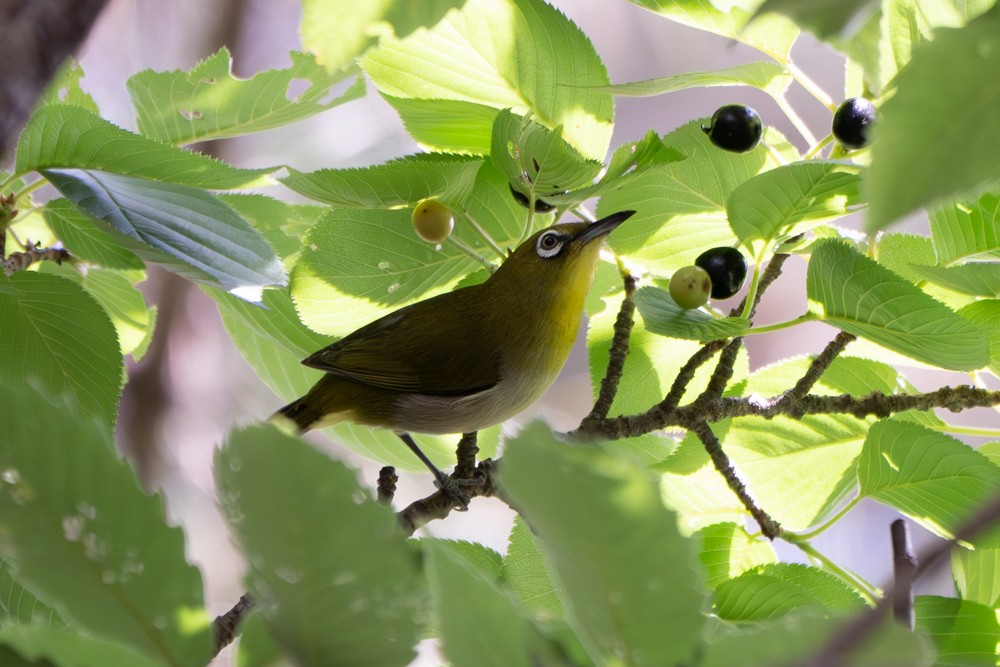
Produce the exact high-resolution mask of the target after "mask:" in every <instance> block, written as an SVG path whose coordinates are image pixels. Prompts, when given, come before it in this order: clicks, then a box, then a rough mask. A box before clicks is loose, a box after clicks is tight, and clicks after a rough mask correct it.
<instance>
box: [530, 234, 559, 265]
mask: <svg viewBox="0 0 1000 667" xmlns="http://www.w3.org/2000/svg"><path fill="white" fill-rule="evenodd" d="M562 247H563V236H562V234H560V233H559V232H545V233H544V234H542V235H541V236H539V237H538V242H537V243H535V251H536V252H538V256H539V257H541V258H542V259H548V258H549V257H555V256H556V255H558V254H559V251H560V250H562Z"/></svg>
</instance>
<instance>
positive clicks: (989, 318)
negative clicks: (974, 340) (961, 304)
mask: <svg viewBox="0 0 1000 667" xmlns="http://www.w3.org/2000/svg"><path fill="white" fill-rule="evenodd" d="M958 314H959V315H961V316H962V317H965V318H968V319H969V321H971V322H974V323H976V324H978V325H980V326H982V327H985V328H986V331H987V332H989V340H990V364H989V370H990V371H992V373H993V374H994V375H996V376H998V377H1000V300H997V299H984V300H982V301H976V302H975V303H970V304H969V305H968V306H966V307H965V308H962V309H961V310H960V311H958Z"/></svg>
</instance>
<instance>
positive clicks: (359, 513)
mask: <svg viewBox="0 0 1000 667" xmlns="http://www.w3.org/2000/svg"><path fill="white" fill-rule="evenodd" d="M215 471H216V477H217V484H218V487H219V493H220V500H221V502H222V506H223V510H224V512H225V514H226V516H227V518H228V519H229V523H230V526H231V528H232V529H233V531H234V533H235V534H236V537H237V540H238V541H239V543H240V545H241V546H242V548H243V550H244V553H245V554H247V557H248V560H249V565H250V573H249V575H248V579H249V583H248V585H249V588H250V591H251V593H252V594H253V596H254V599H255V600H256V601H257V604H258V605H260V608H261V611H262V613H263V614H264V620H265V623H266V624H267V626H268V629H269V630H270V632H271V634H272V636H273V637H274V638H275V639H276V640H277V641H278V643H279V644H281V645H282V647H284V648H285V650H287V651H288V652H289V653H290V654H291V656H292V657H293V658H294V659H295V660H296V661H299V662H302V663H308V664H310V665H333V664H351V665H378V666H379V667H388V666H389V665H406V664H408V663H409V662H410V661H411V660H412V659H413V657H414V650H413V646H414V644H415V643H416V641H417V639H418V633H419V630H420V617H421V615H422V612H423V610H424V608H425V605H426V591H425V590H423V588H422V586H421V580H420V578H419V576H418V567H417V558H416V554H415V553H414V552H413V551H412V550H411V549H410V548H409V546H408V545H407V541H406V537H405V536H404V535H403V533H402V531H401V530H400V528H399V525H398V523H397V521H396V518H395V516H394V515H393V512H392V509H391V508H389V507H386V506H384V505H380V504H378V503H376V502H374V501H373V500H372V499H371V498H370V497H369V495H368V494H367V493H366V492H365V491H363V490H362V489H360V488H359V487H358V483H357V473H356V472H355V471H353V470H351V469H349V468H347V467H346V466H344V465H343V464H341V463H339V462H337V461H334V460H332V459H330V458H329V457H327V456H326V455H324V454H322V453H321V452H319V451H317V450H315V449H313V448H312V447H310V446H309V445H307V444H306V443H304V442H302V441H300V440H298V439H297V438H293V437H290V436H288V435H285V434H283V433H282V432H281V431H279V430H278V429H276V428H274V427H273V426H270V425H269V426H265V427H252V428H248V429H245V430H242V431H238V432H236V433H234V434H232V436H231V437H230V439H229V441H228V442H227V444H226V445H225V446H224V447H223V448H222V450H220V452H219V454H218V456H217V459H216V466H215ZM331 526H336V528H337V529H336V530H331V529H330V527H331ZM303 544H308V545H309V548H308V549H303V548H302V545H303Z"/></svg>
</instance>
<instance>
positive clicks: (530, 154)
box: [490, 109, 604, 196]
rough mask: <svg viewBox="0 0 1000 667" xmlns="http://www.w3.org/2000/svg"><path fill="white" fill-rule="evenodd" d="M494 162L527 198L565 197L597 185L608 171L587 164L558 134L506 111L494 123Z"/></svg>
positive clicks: (596, 163) (600, 165)
mask: <svg viewBox="0 0 1000 667" xmlns="http://www.w3.org/2000/svg"><path fill="white" fill-rule="evenodd" d="M490 159H491V160H492V161H493V165H494V166H495V167H496V168H497V171H499V172H500V173H501V174H503V175H504V177H506V179H507V180H508V181H509V182H510V183H511V184H512V185H515V186H516V187H517V189H518V190H519V191H521V192H523V193H524V194H530V195H532V196H545V195H548V194H561V193H562V192H564V191H566V190H576V189H579V188H583V187H587V186H590V185H593V183H594V179H595V178H597V175H598V174H599V173H600V171H601V169H602V168H603V167H604V165H603V163H601V162H600V161H599V160H587V159H586V158H584V157H583V156H582V155H580V154H579V153H578V152H576V150H574V149H573V147H572V146H570V145H569V144H568V143H566V142H565V141H563V139H562V138H561V137H560V136H559V133H558V132H557V131H553V130H550V129H548V128H547V127H545V126H544V125H540V124H538V123H536V122H534V121H532V120H531V119H530V118H525V117H523V116H517V115H515V114H513V113H512V112H511V111H510V109H504V110H502V111H501V112H500V113H498V114H497V117H496V120H495V121H493V137H492V148H491V150H490Z"/></svg>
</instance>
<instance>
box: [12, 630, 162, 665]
mask: <svg viewBox="0 0 1000 667" xmlns="http://www.w3.org/2000/svg"><path fill="white" fill-rule="evenodd" d="M0 645H2V646H0V660H3V664H4V665H5V666H6V667H21V665H24V667H50V666H55V665H58V667H95V666H96V665H106V666H107V667H112V666H113V667H118V666H119V665H121V666H122V667H124V666H125V665H128V667H161V666H162V665H164V664H166V663H164V662H163V661H162V660H163V658H161V659H159V660H154V659H152V658H149V657H147V656H145V655H143V654H141V653H137V652H136V651H134V650H132V649H130V648H128V647H126V646H122V645H121V644H120V643H117V642H115V641H112V640H109V639H106V638H104V637H92V636H87V635H84V634H79V633H77V632H74V631H73V630H71V629H69V628H58V627H52V626H49V625H4V626H3V627H0ZM5 646H9V647H11V649H12V650H14V651H15V652H16V653H17V655H18V656H19V657H21V658H23V659H24V662H23V663H10V662H8V661H7V660H6V658H5V656H4V654H3V647H5ZM50 661H51V662H50Z"/></svg>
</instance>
